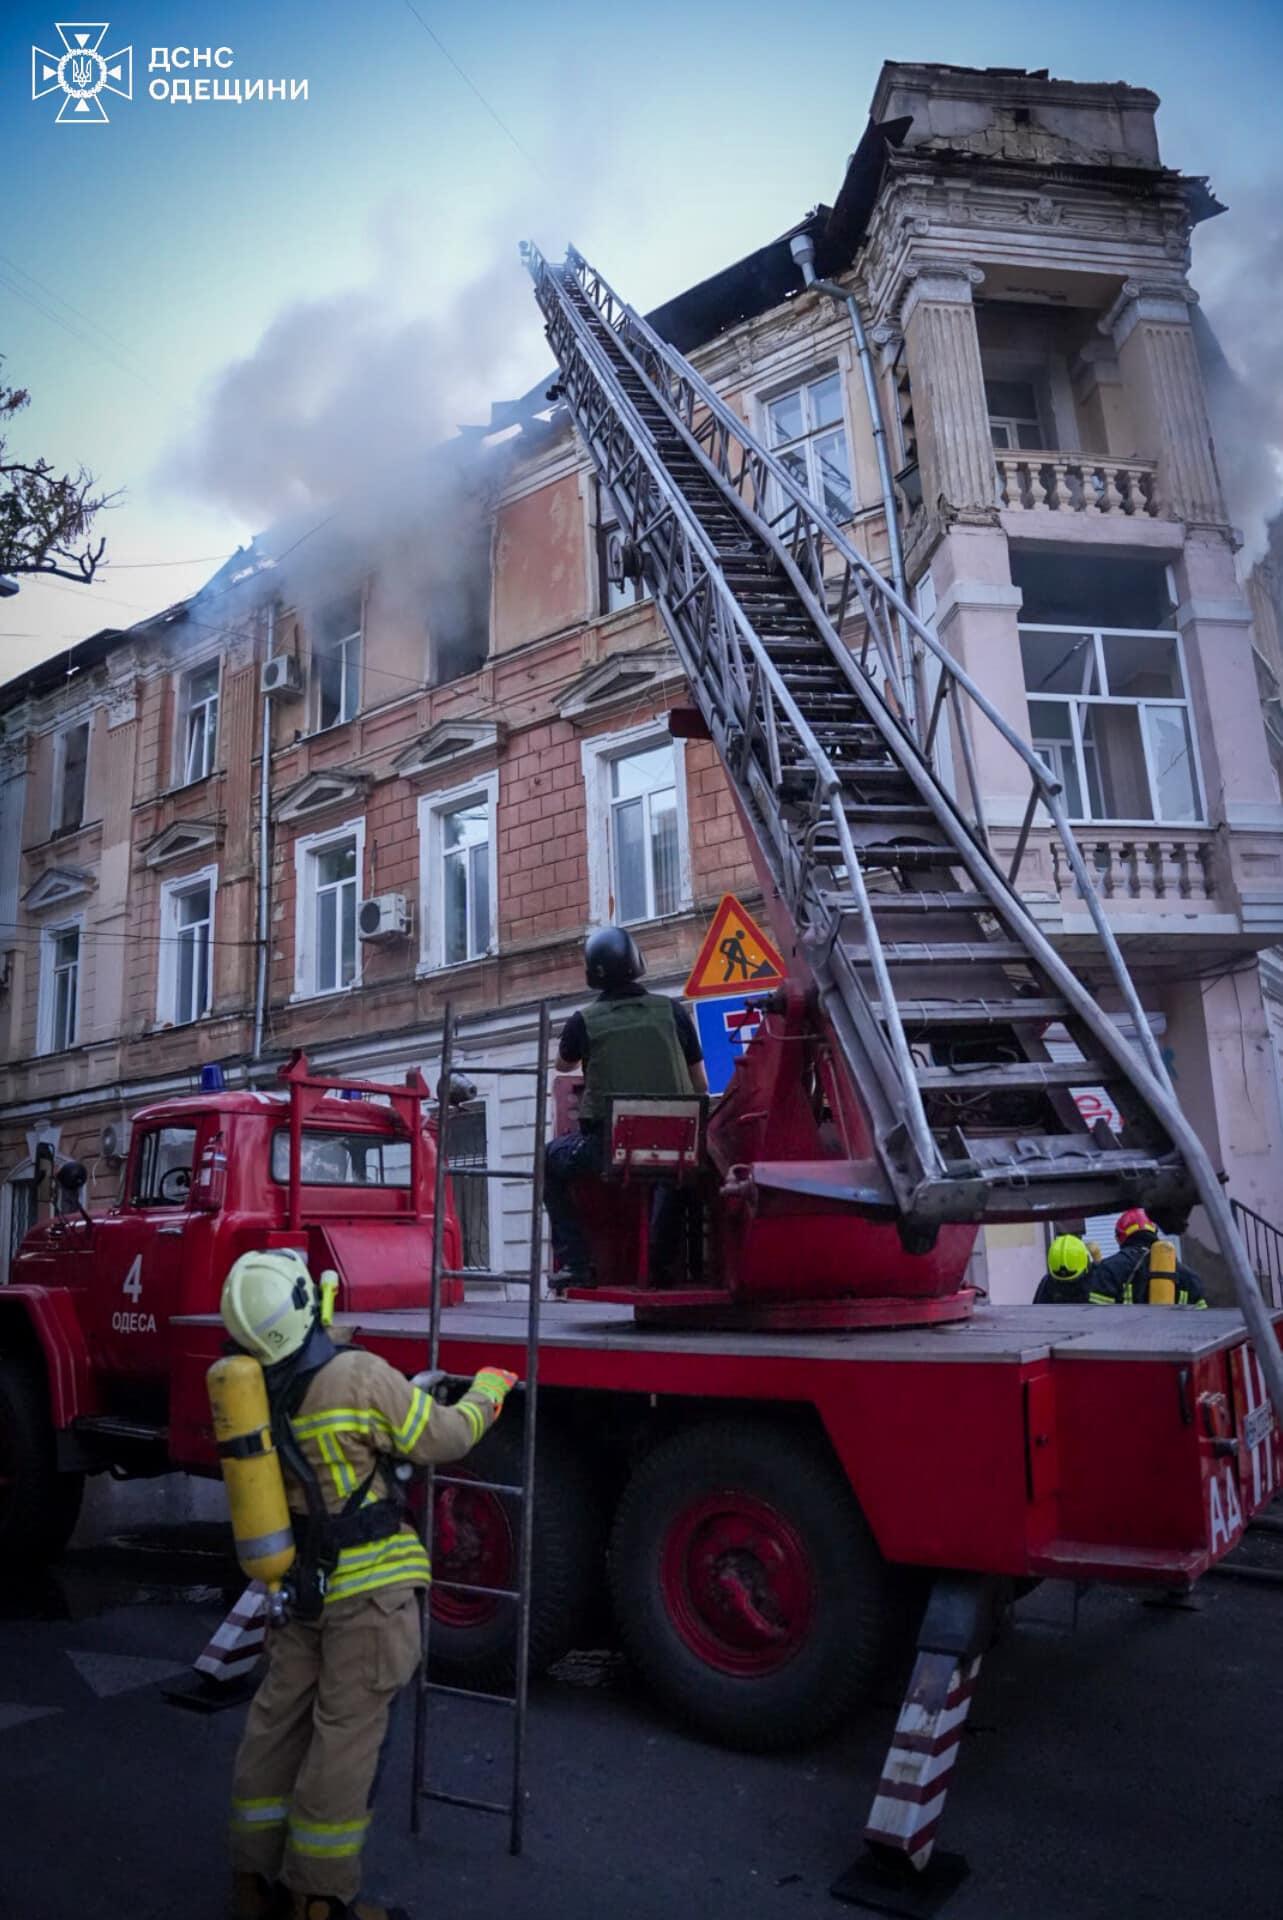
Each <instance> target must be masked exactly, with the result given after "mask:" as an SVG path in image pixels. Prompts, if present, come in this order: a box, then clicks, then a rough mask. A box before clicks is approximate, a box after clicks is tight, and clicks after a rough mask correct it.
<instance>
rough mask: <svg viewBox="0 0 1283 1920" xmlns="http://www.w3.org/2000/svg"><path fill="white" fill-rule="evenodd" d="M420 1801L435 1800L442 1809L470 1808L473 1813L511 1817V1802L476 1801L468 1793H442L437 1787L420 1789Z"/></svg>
mask: <svg viewBox="0 0 1283 1920" xmlns="http://www.w3.org/2000/svg"><path fill="white" fill-rule="evenodd" d="M419 1798H420V1799H421V1800H435V1801H436V1802H437V1804H438V1806H442V1807H471V1809H472V1811H473V1812H474V1813H502V1814H504V1815H505V1816H506V1817H509V1818H510V1817H511V1814H512V1802H511V1800H478V1799H476V1798H474V1796H473V1795H472V1794H470V1793H442V1792H441V1791H440V1790H439V1788H437V1787H420V1788H419Z"/></svg>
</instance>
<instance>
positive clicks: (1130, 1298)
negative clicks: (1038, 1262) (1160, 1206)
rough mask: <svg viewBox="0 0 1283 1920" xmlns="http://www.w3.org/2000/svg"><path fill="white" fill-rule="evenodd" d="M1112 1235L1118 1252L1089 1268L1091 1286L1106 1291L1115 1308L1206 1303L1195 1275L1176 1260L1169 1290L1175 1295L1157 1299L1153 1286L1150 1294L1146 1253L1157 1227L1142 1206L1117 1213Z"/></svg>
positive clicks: (1150, 1250) (1154, 1242)
mask: <svg viewBox="0 0 1283 1920" xmlns="http://www.w3.org/2000/svg"><path fill="white" fill-rule="evenodd" d="M1114 1238H1115V1239H1116V1240H1117V1242H1118V1252H1117V1253H1111V1254H1110V1256H1109V1258H1108V1260H1102V1261H1101V1263H1100V1265H1099V1266H1098V1267H1094V1268H1093V1269H1092V1285H1093V1287H1096V1288H1098V1289H1099V1291H1100V1292H1102V1293H1105V1294H1108V1296H1109V1299H1110V1302H1111V1304H1112V1305H1114V1306H1119V1307H1146V1306H1155V1305H1159V1304H1165V1305H1169V1306H1172V1305H1174V1306H1178V1307H1205V1306H1206V1305H1207V1300H1206V1298H1205V1296H1204V1293H1203V1288H1202V1283H1201V1282H1200V1280H1199V1278H1198V1275H1197V1274H1196V1273H1194V1272H1192V1271H1191V1269H1190V1268H1189V1267H1187V1266H1186V1265H1185V1264H1184V1262H1183V1261H1180V1260H1178V1261H1177V1262H1176V1268H1175V1275H1174V1285H1173V1286H1172V1289H1171V1291H1172V1292H1173V1293H1174V1295H1175V1298H1174V1299H1171V1298H1168V1299H1167V1300H1166V1301H1165V1302H1164V1301H1161V1300H1160V1299H1159V1298H1158V1297H1157V1293H1158V1289H1157V1287H1156V1288H1155V1292H1154V1293H1151V1291H1150V1256H1151V1254H1152V1253H1153V1249H1154V1247H1155V1246H1156V1245H1159V1244H1160V1243H1159V1238H1158V1228H1157V1227H1156V1226H1155V1225H1154V1223H1153V1221H1152V1220H1151V1219H1150V1217H1149V1215H1148V1214H1147V1213H1146V1212H1145V1211H1144V1209H1143V1208H1142V1207H1129V1208H1128V1210H1127V1212H1126V1213H1120V1214H1119V1216H1118V1219H1117V1221H1116V1222H1115V1223H1114ZM1155 1277H1157V1276H1155Z"/></svg>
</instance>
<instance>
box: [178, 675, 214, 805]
mask: <svg viewBox="0 0 1283 1920" xmlns="http://www.w3.org/2000/svg"><path fill="white" fill-rule="evenodd" d="M218 682H219V663H218V661H217V660H207V661H206V662H205V663H204V665H203V666H199V667H192V668H191V670H190V671H189V672H187V673H185V674H184V675H183V676H182V679H181V680H180V682H179V687H178V752H177V754H176V756H175V757H176V760H177V763H178V764H177V767H176V778H177V780H178V782H179V784H180V785H183V786H186V785H187V784H188V783H189V782H190V781H192V780H203V779H205V777H206V775H208V774H211V773H212V772H213V771H214V757H215V754H216V753H217V751H218Z"/></svg>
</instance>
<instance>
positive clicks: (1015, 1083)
mask: <svg viewBox="0 0 1283 1920" xmlns="http://www.w3.org/2000/svg"><path fill="white" fill-rule="evenodd" d="M1111 1070H1112V1071H1113V1072H1115V1073H1116V1072H1117V1069H1116V1068H1113V1069H1111V1068H1110V1067H1109V1066H1107V1065H1106V1064H1105V1063H1104V1062H1103V1061H1100V1060H1074V1061H1071V1062H1069V1063H1068V1064H1066V1063H1065V1062H1063V1061H1059V1060H993V1061H991V1062H989V1063H988V1064H987V1065H981V1064H979V1063H977V1064H976V1065H975V1066H969V1067H919V1068H918V1071H917V1075H916V1078H917V1082H918V1085H919V1086H920V1087H922V1088H924V1089H925V1088H930V1089H931V1090H932V1091H933V1092H935V1091H937V1090H940V1089H945V1090H948V1091H950V1092H952V1091H957V1092H960V1093H961V1092H965V1091H967V1090H968V1089H971V1090H975V1089H983V1088H994V1089H995V1090H998V1089H1001V1088H1004V1087H1091V1086H1096V1085H1098V1084H1099V1082H1100V1081H1101V1079H1102V1078H1103V1077H1104V1076H1106V1075H1108V1074H1109V1073H1110V1072H1111Z"/></svg>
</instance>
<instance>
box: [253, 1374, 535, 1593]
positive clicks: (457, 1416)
mask: <svg viewBox="0 0 1283 1920" xmlns="http://www.w3.org/2000/svg"><path fill="white" fill-rule="evenodd" d="M496 1417H497V1409H496V1407H495V1406H494V1403H493V1402H492V1401H491V1400H490V1399H488V1398H487V1397H486V1395H485V1394H483V1393H478V1392H476V1391H475V1390H473V1389H469V1391H468V1392H467V1393H466V1394H465V1395H464V1397H463V1399H462V1400H460V1401H457V1402H456V1403H455V1405H454V1406H452V1407H443V1406H441V1405H439V1404H438V1403H437V1402H436V1401H435V1400H433V1399H432V1398H431V1396H430V1395H428V1394H426V1393H424V1392H423V1391H422V1389H421V1388H419V1387H416V1386H412V1385H411V1383H410V1382H409V1381H408V1380H407V1379H406V1378H405V1375H404V1374H401V1373H398V1372H397V1370H396V1368H395V1367H391V1366H389V1365H388V1363H387V1361H386V1360H381V1359H380V1358H379V1356H378V1355H377V1354H375V1353H365V1352H362V1351H361V1350H360V1349H359V1348H355V1347H349V1348H345V1349H343V1350H342V1351H340V1353H339V1354H338V1355H337V1356H336V1358H335V1359H333V1360H331V1361H330V1363H329V1365H328V1366H327V1367H323V1368H322V1369H321V1371H320V1372H319V1373H318V1374H317V1376H316V1378H315V1379H314V1380H313V1381H312V1382H311V1384H310V1386H309V1387H308V1390H307V1392H306V1393H305V1394H304V1396H303V1400H302V1404H301V1405H300V1407H299V1409H298V1412H297V1413H296V1414H295V1415H294V1416H293V1418H292V1419H291V1421H290V1425H291V1427H292V1428H293V1431H294V1437H295V1439H296V1440H297V1441H298V1443H299V1446H300V1448H301V1449H302V1451H303V1453H304V1454H305V1456H306V1457H307V1460H308V1462H309V1463H310V1465H311V1467H312V1470H313V1472H314V1473H315V1474H316V1477H317V1482H318V1484H319V1486H320V1489H321V1494H322V1497H323V1499H324V1501H325V1505H326V1507H327V1509H328V1510H329V1512H330V1513H334V1514H337V1513H341V1512H342V1510H343V1508H344V1507H345V1506H346V1505H347V1502H348V1501H349V1500H350V1499H351V1497H352V1495H353V1494H354V1493H355V1492H356V1491H357V1490H358V1488H360V1487H361V1486H363V1485H365V1483H366V1482H367V1481H369V1486H368V1488H367V1490H366V1494H365V1498H364V1500H363V1501H362V1503H361V1504H362V1506H370V1505H372V1504H373V1503H374V1502H375V1501H378V1500H385V1499H386V1498H387V1487H386V1485H385V1483H384V1479H383V1474H382V1472H381V1471H378V1468H379V1463H380V1461H381V1460H385V1459H386V1460H398V1459H399V1460H409V1461H412V1462H413V1463H414V1464H415V1465H416V1466H428V1465H430V1464H431V1465H443V1464H445V1463H446V1462H448V1461H451V1460H461V1459H462V1458H463V1456H464V1454H465V1453H467V1452H468V1451H469V1450H470V1449H471V1448H472V1447H473V1446H475V1444H476V1442H477V1441H478V1440H479V1439H480V1438H481V1436H482V1434H483V1433H485V1431H486V1429H487V1427H490V1426H492V1425H493V1424H494V1421H495V1418H496ZM371 1476H373V1478H371ZM286 1490H287V1494H288V1498H289V1503H290V1508H291V1511H292V1512H294V1513H297V1514H299V1515H303V1514H306V1512H307V1502H306V1499H305V1498H304V1495H303V1489H302V1488H301V1487H300V1486H299V1485H298V1484H297V1482H296V1481H295V1480H294V1479H293V1478H292V1477H291V1476H290V1474H289V1470H288V1468H287V1469H286ZM431 1577H432V1568H431V1565H430V1563H429V1560H428V1556H427V1554H426V1553H425V1552H424V1550H423V1544H422V1542H421V1541H420V1539H419V1537H418V1535H417V1534H416V1533H415V1532H414V1530H413V1528H412V1527H410V1526H408V1525H406V1526H403V1527H402V1528H401V1530H400V1532H399V1533H395V1534H391V1535H389V1537H388V1538H387V1539H385V1540H376V1541H374V1542H372V1543H371V1544H368V1545H365V1546H359V1547H344V1548H343V1550H342V1552H341V1553H340V1554H339V1561H338V1565H337V1567H336V1568H335V1569H334V1571H333V1573H331V1575H330V1577H329V1580H328V1581H327V1583H326V1589H325V1604H326V1605H327V1606H330V1605H332V1604H333V1603H334V1602H335V1601H337V1600H351V1599H353V1598H355V1597H356V1596H357V1595H359V1594H366V1593H374V1592H375V1591H376V1590H377V1589H379V1588H382V1587H401V1586H407V1587H426V1586H427V1584H428V1582H429V1580H430V1579H431Z"/></svg>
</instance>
